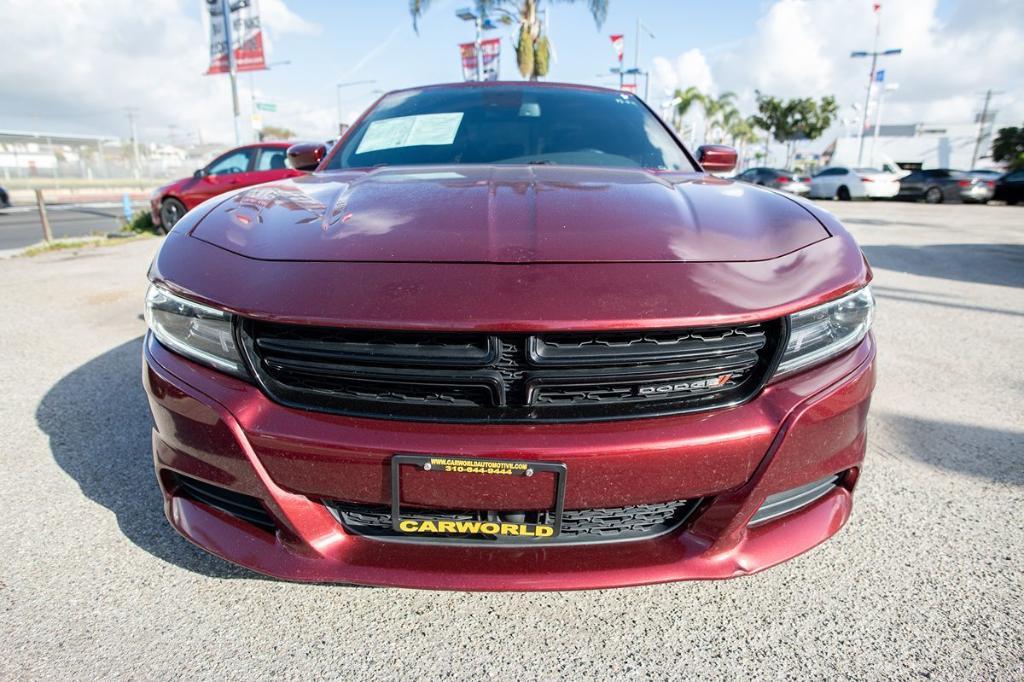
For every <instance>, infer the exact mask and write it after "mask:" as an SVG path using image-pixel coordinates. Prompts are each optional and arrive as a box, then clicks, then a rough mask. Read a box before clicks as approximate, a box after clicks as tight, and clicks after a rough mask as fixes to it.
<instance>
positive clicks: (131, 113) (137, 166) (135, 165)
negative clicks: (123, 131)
mask: <svg viewBox="0 0 1024 682" xmlns="http://www.w3.org/2000/svg"><path fill="white" fill-rule="evenodd" d="M124 111H125V115H126V116H127V117H128V125H129V126H130V127H131V136H132V172H133V174H134V175H135V179H136V180H138V179H139V178H140V177H141V176H142V170H141V163H140V162H139V135H138V133H137V132H136V130H135V113H136V112H137V111H138V109H137V108H135V107H125V109H124Z"/></svg>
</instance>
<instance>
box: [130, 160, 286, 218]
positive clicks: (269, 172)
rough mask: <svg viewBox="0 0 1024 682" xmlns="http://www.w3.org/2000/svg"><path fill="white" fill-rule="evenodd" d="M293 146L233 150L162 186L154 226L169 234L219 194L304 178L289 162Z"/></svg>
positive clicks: (154, 199) (153, 202) (153, 207)
mask: <svg viewBox="0 0 1024 682" xmlns="http://www.w3.org/2000/svg"><path fill="white" fill-rule="evenodd" d="M291 144H292V143H291V142H261V143H259V144H250V145H245V146H243V147H236V148H234V149H229V150H228V151H226V152H224V153H223V154H221V155H220V156H218V157H217V158H215V159H214V160H213V161H211V162H210V163H208V164H207V165H206V166H204V167H203V168H200V169H199V170H197V171H196V172H195V173H194V174H193V175H192V177H190V178H182V179H180V180H175V181H174V182H172V183H170V184H167V185H164V186H163V187H158V188H157V189H156V191H154V192H153V195H152V196H151V197H150V199H149V205H150V212H151V214H152V216H153V224H155V225H158V226H160V227H162V228H163V229H164V231H165V232H166V231H169V230H170V229H171V228H172V227H174V224H175V223H176V222H178V221H179V220H180V219H181V217H182V216H183V215H185V214H186V213H187V212H188V211H189V210H191V209H192V208H194V207H195V206H198V205H199V204H201V203H203V202H204V201H206V200H207V199H209V198H211V197H215V196H217V195H218V194H223V193H224V192H227V191H229V190H233V189H238V188H240V187H248V186H249V185H258V184H260V183H262V182H272V181H274V180H283V179H285V178H290V177H292V176H295V175H301V172H300V171H297V170H293V169H291V168H289V167H288V166H287V164H286V163H285V161H286V159H287V151H288V147H290V146H291Z"/></svg>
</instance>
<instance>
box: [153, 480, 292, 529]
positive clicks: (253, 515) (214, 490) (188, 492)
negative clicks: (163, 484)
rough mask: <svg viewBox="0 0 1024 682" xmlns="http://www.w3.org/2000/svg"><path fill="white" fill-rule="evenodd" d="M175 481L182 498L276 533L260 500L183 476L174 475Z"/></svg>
mask: <svg viewBox="0 0 1024 682" xmlns="http://www.w3.org/2000/svg"><path fill="white" fill-rule="evenodd" d="M173 480H174V482H175V483H176V484H177V494H178V495H180V496H182V497H187V498H189V499H191V500H195V501H196V502H201V503H202V504H205V505H206V506H208V507H213V508H214V509H219V510H220V511H222V512H225V513H227V514H230V515H231V516H234V517H236V518H239V519H241V520H243V521H246V522H248V523H251V524H253V525H254V526H258V527H260V528H262V529H263V530H269V531H274V530H276V528H277V526H276V525H275V524H274V520H273V519H272V518H270V514H268V513H267V509H266V507H264V506H263V503H262V502H260V501H259V499H258V498H255V497H252V496H251V495H245V494H243V493H237V492H235V491H234V490H228V489H227V488H222V487H220V486H218V485H213V484H211V483H206V482H204V481H200V480H198V479H195V478H191V477H189V476H182V475H181V474H174V477H173Z"/></svg>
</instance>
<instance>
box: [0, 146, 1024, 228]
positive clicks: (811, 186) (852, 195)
mask: <svg viewBox="0 0 1024 682" xmlns="http://www.w3.org/2000/svg"><path fill="white" fill-rule="evenodd" d="M292 146H293V143H291V142H262V143H259V144H252V145H246V146H243V147H237V148H235V149H229V150H228V151H226V152H224V153H223V154H221V155H220V156H218V157H217V158H215V159H214V160H213V161H211V162H210V163H208V164H207V165H206V166H204V167H203V168H200V169H199V170H197V171H196V172H195V173H193V174H192V176H191V177H187V178H182V179H180V180H175V181H174V182H171V183H168V184H166V185H164V186H162V187H159V188H157V190H156V191H155V192H153V195H152V197H151V198H150V207H151V214H152V217H153V222H154V224H156V225H157V226H158V227H160V228H162V229H163V230H165V231H167V230H170V229H171V228H172V227H174V224H175V223H176V222H178V220H179V219H180V218H181V217H182V216H183V215H185V213H187V212H188V211H189V210H190V209H192V208H194V207H195V206H198V205H199V204H200V203H202V202H203V201H205V200H207V199H209V198H210V197H213V196H216V195H218V194H221V193H223V192H227V191H229V190H233V189H240V188H242V187H248V186H250V185H257V184H260V183H263V182H271V181H274V180H280V179H283V178H287V177H292V176H296V175H300V174H301V173H302V170H300V169H302V168H304V167H310V166H311V165H312V166H315V165H316V162H319V160H320V157H317V158H316V159H315V160H314V162H313V163H312V164H310V163H305V162H303V163H300V164H296V163H295V162H294V161H291V162H290V161H289V157H290V156H294V155H295V154H301V153H305V152H306V151H307V150H306V149H305V147H304V146H303V147H302V148H301V149H300V146H296V149H295V150H293V152H294V154H290V153H289V147H292ZM317 148H319V145H318V146H317ZM993 176H994V177H993ZM734 179H735V180H738V181H740V182H748V183H750V184H753V185H761V186H764V187H770V188H772V189H777V190H782V191H784V192H789V193H791V194H796V195H799V196H806V197H809V198H812V199H839V200H842V201H847V200H850V199H865V198H866V199H905V200H913V201H917V200H924V201H926V202H928V203H930V204H938V203H942V202H947V201H965V202H975V203H985V202H987V201H989V200H990V199H993V198H995V199H998V200H1000V201H1005V202H1006V203H1008V204H1016V203H1018V202H1019V201H1021V200H1022V198H1024V171H1016V172H1013V173H1008V174H1006V175H1003V176H1000V175H999V173H998V172H997V171H985V170H979V171H971V172H969V173H966V172H963V171H956V170H950V169H948V168H935V169H928V170H917V171H913V172H911V173H910V174H908V175H904V176H903V177H899V176H898V175H896V174H895V173H890V172H886V171H881V170H878V169H877V168H849V167H845V166H830V167H828V168H825V169H824V170H822V171H820V172H819V173H817V174H816V175H814V176H813V177H809V176H807V175H803V174H800V173H796V172H794V171H788V170H783V169H779V168H767V167H758V168H749V169H747V170H745V171H743V172H742V173H740V174H739V175H737V176H735V177H734ZM5 203H6V195H5V194H4V193H3V191H2V190H0V206H3V205H4V204H5Z"/></svg>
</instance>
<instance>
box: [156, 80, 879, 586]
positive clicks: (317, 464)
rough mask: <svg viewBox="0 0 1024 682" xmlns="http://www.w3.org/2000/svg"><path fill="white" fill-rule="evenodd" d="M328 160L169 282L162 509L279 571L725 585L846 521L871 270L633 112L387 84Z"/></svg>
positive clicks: (161, 267) (621, 99) (176, 262)
mask: <svg viewBox="0 0 1024 682" xmlns="http://www.w3.org/2000/svg"><path fill="white" fill-rule="evenodd" d="M289 154H290V155H291V156H292V161H293V165H295V166H296V167H298V168H305V169H308V170H315V172H313V173H311V174H308V175H305V176H302V177H298V178H294V179H289V180H283V181H280V182H276V183H271V184H264V185H260V186H257V187H252V188H248V189H243V190H238V191H235V192H232V193H229V194H225V195H222V196H219V197H216V198H214V199H211V200H209V201H207V202H205V203H203V204H201V205H200V206H198V207H197V208H195V209H193V210H191V211H189V212H188V213H187V214H186V215H185V216H184V217H183V218H182V219H181V221H180V222H178V223H177V224H176V225H175V226H174V229H173V230H172V231H171V233H170V234H169V235H168V237H167V238H166V241H165V242H164V244H163V247H162V248H161V250H160V253H159V255H158V256H157V257H156V260H155V261H154V263H153V265H152V268H151V270H150V280H151V282H152V285H151V286H150V289H149V293H148V295H147V299H146V308H147V320H148V324H149V330H150V331H149V334H148V335H147V338H146V343H145V369H144V381H145V385H146V390H147V391H148V393H149V398H150V405H151V407H152V411H153V417H154V420H155V422H156V428H155V429H154V431H153V451H154V459H155V463H156V472H157V477H158V480H159V483H160V487H161V489H162V491H163V494H164V500H165V504H166V513H167V517H168V518H169V519H170V522H171V524H172V525H173V526H174V527H175V528H176V529H177V530H178V532H180V533H181V534H182V535H184V536H185V537H186V538H188V539H189V540H191V541H192V542H194V543H196V544H197V545H199V546H200V547H202V548H204V549H206V550H208V551H210V552H212V553H214V554H217V555H218V556H221V557H223V558H225V559H227V560H229V561H233V562H235V563H238V564H241V565H243V566H247V567H249V568H251V569H253V570H255V571H259V572H261V573H265V574H268V575H272V576H277V577H280V578H285V579H290V580H302V581H325V582H344V583H364V584H374V585H395V586H403V587H420V588H442V589H466V590H551V589H574V588H597V587H613V586H620V585H637V584H642V583H655V582H662V581H670V580H684V579H693V578H728V577H732V576H737V575H743V574H747V573H753V572H755V571H759V570H761V569H764V568H766V567H769V566H772V565H774V564H777V563H779V562H781V561H784V560H786V559H789V558H790V557H793V556H795V555H797V554H800V553H801V552H804V551H806V550H808V549H810V548H811V547H813V546H815V545H817V544H818V543H820V542H822V541H823V540H825V539H826V538H828V537H829V536H831V535H832V534H833V533H835V532H836V531H838V530H839V528H840V527H841V526H842V525H843V523H844V522H845V521H846V520H847V518H848V517H849V515H850V506H851V499H852V497H851V495H852V492H853V489H854V487H855V485H856V483H857V479H858V475H859V472H860V467H861V464H862V461H863V458H864V449H865V437H866V434H865V418H866V415H867V411H868V403H869V401H870V397H871V391H872V388H873V386H874V383H875V372H874V357H875V342H874V340H873V337H872V334H871V333H870V331H869V330H870V326H871V319H872V312H873V307H874V303H873V300H872V297H871V291H870V289H869V287H868V282H869V281H870V279H871V270H870V268H869V267H868V265H867V263H866V262H865V260H864V256H863V255H862V254H861V250H860V248H858V246H857V244H856V243H855V242H854V240H853V239H852V238H851V237H850V235H849V234H848V233H847V232H846V230H845V229H843V227H842V225H840V224H839V222H838V221H837V220H836V219H835V218H834V217H832V216H831V215H830V214H828V213H827V212H825V211H823V210H821V209H820V208H817V207H816V206H814V205H812V204H809V203H807V202H804V201H802V200H800V199H796V198H794V197H792V196H790V195H787V194H782V193H779V192H775V191H772V190H768V189H763V188H758V187H752V186H750V185H746V184H740V183H734V182H730V181H727V180H722V179H719V178H716V177H714V176H712V175H709V174H708V171H726V170H729V169H730V168H731V167H732V165H734V163H735V158H736V155H735V153H734V152H733V151H732V150H730V149H728V148H724V147H702V148H701V149H700V150H698V152H697V156H696V158H694V157H693V156H691V155H690V153H689V152H688V151H687V150H686V149H684V147H683V145H682V144H681V143H680V141H679V140H678V139H677V138H676V136H675V135H673V133H672V131H671V130H669V129H668V128H667V127H665V125H664V124H663V123H662V122H661V121H660V120H659V119H658V117H657V116H655V115H654V114H653V113H652V112H651V110H650V109H648V108H647V106H646V105H645V104H644V103H643V102H642V101H641V100H639V99H637V98H636V97H634V96H632V95H629V94H624V93H621V92H615V91H609V90H603V89H598V88H585V87H576V86H564V85H552V84H536V83H529V84H526V83H515V84H512V83H493V84H486V85H481V84H466V85H445V86H433V87H424V88H416V89H411V90H403V91H400V92H393V93H390V94H388V95H385V96H384V97H382V98H381V99H380V100H379V101H378V102H377V103H376V104H375V105H374V106H373V107H372V108H371V109H370V110H369V111H368V112H367V113H366V114H365V115H364V116H363V118H362V119H361V120H359V121H358V122H356V124H355V125H353V126H352V128H351V129H350V130H349V131H348V132H347V134H346V135H345V136H344V137H343V138H342V139H341V140H339V141H338V143H337V144H335V145H334V147H333V149H331V150H330V152H329V153H327V150H325V149H324V148H323V147H321V146H317V145H307V146H304V147H298V148H293V149H292V150H290V152H289Z"/></svg>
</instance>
